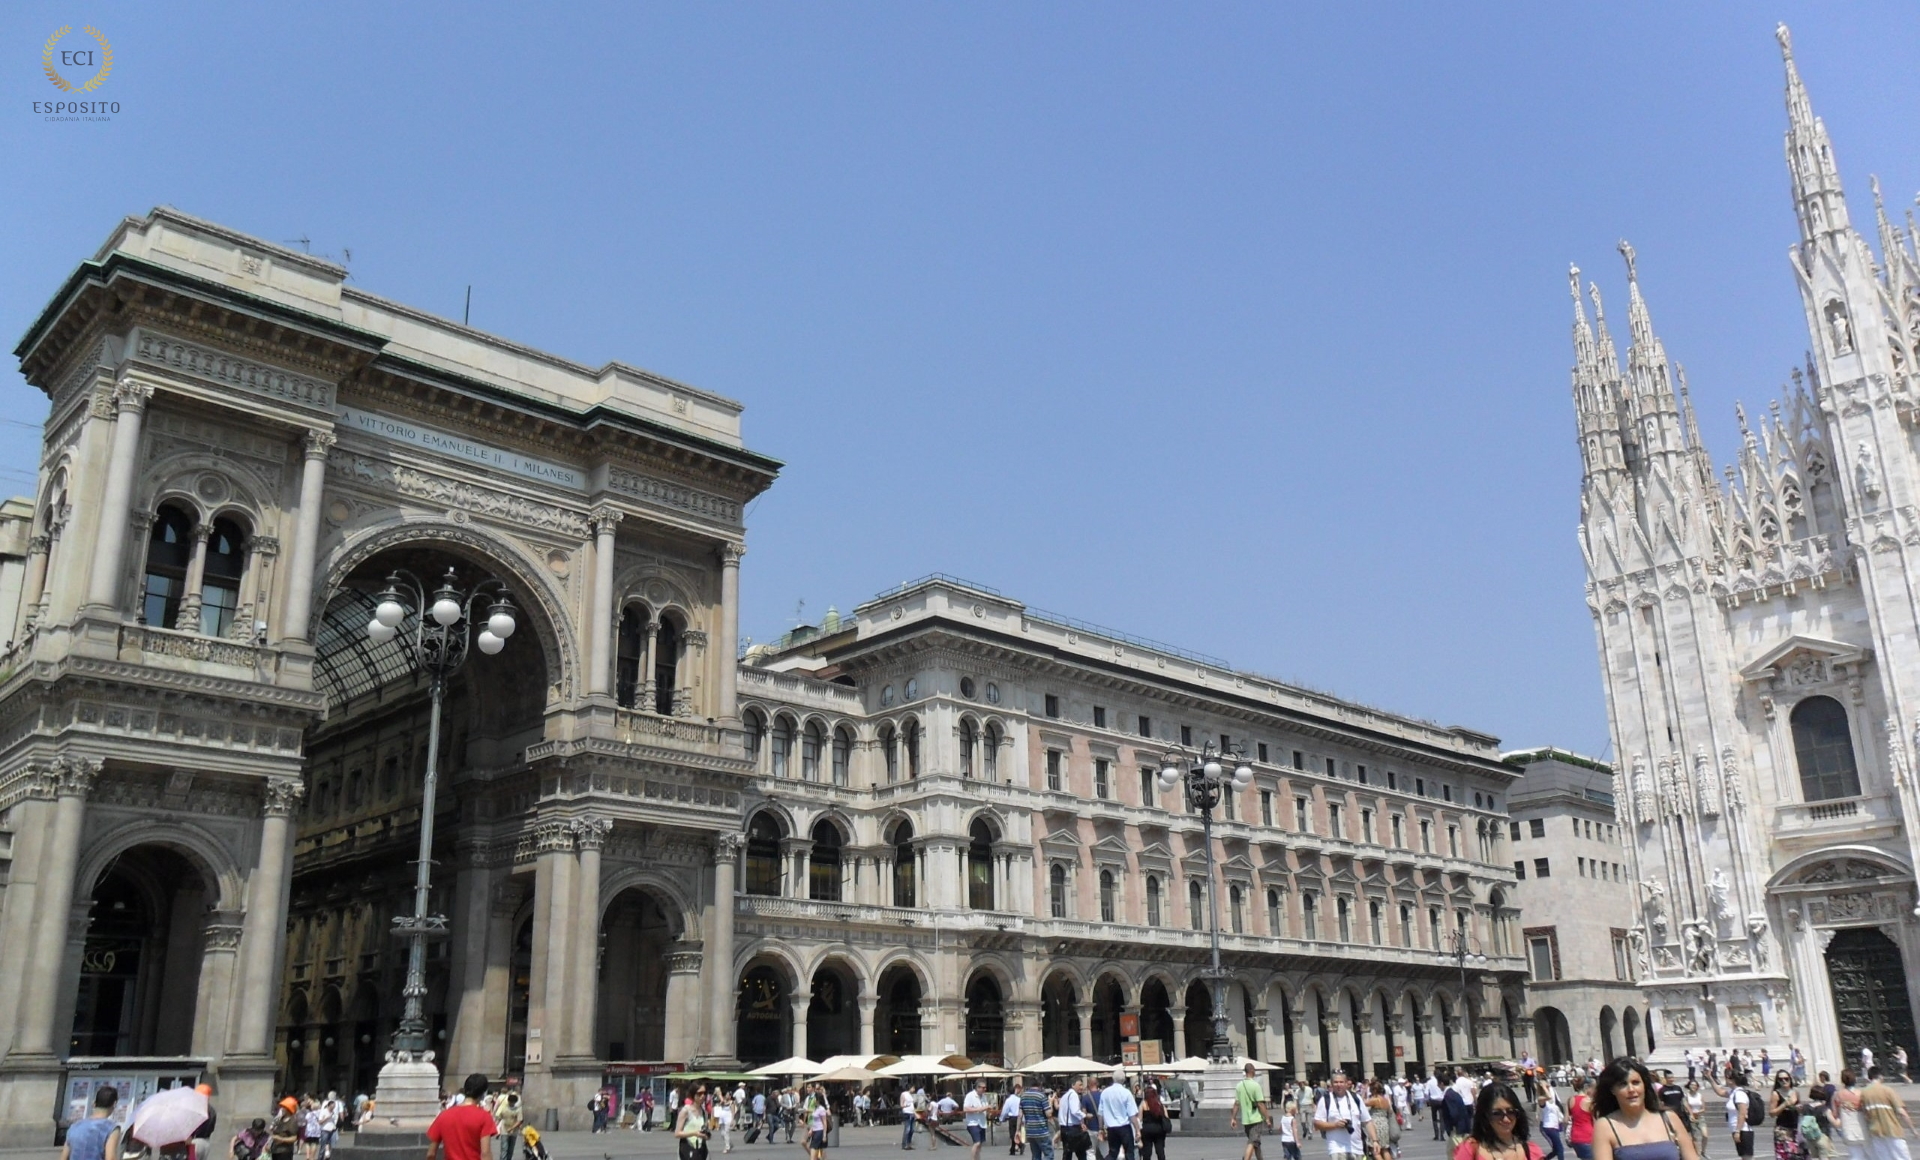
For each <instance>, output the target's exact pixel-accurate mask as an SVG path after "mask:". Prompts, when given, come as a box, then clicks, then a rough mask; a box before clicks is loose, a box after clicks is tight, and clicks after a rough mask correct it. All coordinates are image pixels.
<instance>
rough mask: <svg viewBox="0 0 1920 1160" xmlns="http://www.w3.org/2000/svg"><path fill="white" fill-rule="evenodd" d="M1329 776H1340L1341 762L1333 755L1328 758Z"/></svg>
mask: <svg viewBox="0 0 1920 1160" xmlns="http://www.w3.org/2000/svg"><path fill="white" fill-rule="evenodd" d="M1327 776H1328V777H1339V776H1340V763H1339V762H1337V761H1335V760H1334V759H1333V758H1331V757H1329V758H1327Z"/></svg>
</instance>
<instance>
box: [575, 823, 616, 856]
mask: <svg viewBox="0 0 1920 1160" xmlns="http://www.w3.org/2000/svg"><path fill="white" fill-rule="evenodd" d="M571 828H572V830H573V841H574V844H575V845H577V846H579V847H580V849H582V850H602V849H605V848H606V845H607V835H608V834H609V833H611V832H612V830H613V819H612V818H575V819H574V820H573V823H572V826H571Z"/></svg>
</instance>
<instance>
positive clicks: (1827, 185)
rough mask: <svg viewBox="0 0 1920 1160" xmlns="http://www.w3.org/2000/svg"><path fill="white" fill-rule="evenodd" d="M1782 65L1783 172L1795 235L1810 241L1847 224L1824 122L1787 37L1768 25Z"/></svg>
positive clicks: (1780, 29)
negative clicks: (1795, 218)
mask: <svg viewBox="0 0 1920 1160" xmlns="http://www.w3.org/2000/svg"><path fill="white" fill-rule="evenodd" d="M1774 37H1775V38H1776V39H1777V40H1779V41H1780V55H1781V57H1782V59H1783V60H1784V61H1785V63H1786V68H1787V172H1788V173H1789V174H1790V175H1791V176H1792V178H1793V204H1794V209H1795V211H1796V212H1798V213H1799V215H1800V237H1801V239H1802V240H1804V241H1812V240H1813V239H1815V238H1817V237H1819V236H1821V235H1822V234H1830V233H1837V232H1840V231H1843V230H1845V229H1847V201H1846V196H1845V194H1844V192H1843V191H1842V190H1841V188H1840V171H1839V169H1838V168H1837V167H1836V165H1835V164H1834V160H1833V143H1832V142H1831V141H1829V140H1828V139H1827V127H1826V125H1824V124H1822V123H1821V121H1820V118H1818V117H1816V116H1814V115H1813V103H1812V102H1811V101H1809V100H1808V99H1807V86H1806V85H1805V84H1804V83H1803V82H1802V81H1801V80H1800V69H1799V67H1798V66H1797V65H1795V64H1794V61H1793V36H1792V34H1791V33H1789V32H1788V31H1787V26H1786V25H1784V24H1782V25H1780V26H1778V27H1777V28H1775V29H1774Z"/></svg>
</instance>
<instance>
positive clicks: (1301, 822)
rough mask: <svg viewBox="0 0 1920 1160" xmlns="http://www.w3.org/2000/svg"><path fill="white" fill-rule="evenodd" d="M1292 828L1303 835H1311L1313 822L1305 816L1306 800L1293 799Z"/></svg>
mask: <svg viewBox="0 0 1920 1160" xmlns="http://www.w3.org/2000/svg"><path fill="white" fill-rule="evenodd" d="M1293 828H1294V829H1296V830H1298V831H1300V832H1301V833H1303V834H1311V833H1313V820H1312V819H1311V818H1310V817H1309V816H1308V814H1307V799H1306V798H1303V797H1297V798H1294V799H1293Z"/></svg>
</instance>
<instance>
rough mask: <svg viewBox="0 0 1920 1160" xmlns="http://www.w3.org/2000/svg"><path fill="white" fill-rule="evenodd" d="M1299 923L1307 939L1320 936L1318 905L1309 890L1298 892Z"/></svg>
mask: <svg viewBox="0 0 1920 1160" xmlns="http://www.w3.org/2000/svg"><path fill="white" fill-rule="evenodd" d="M1300 925H1301V928H1302V931H1303V933H1305V934H1306V936H1307V937H1308V938H1309V939H1316V940H1317V939H1318V938H1319V937H1320V906H1319V903H1318V901H1317V900H1316V899H1315V898H1314V897H1313V893H1312V892H1311V891H1302V892H1301V894H1300Z"/></svg>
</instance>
